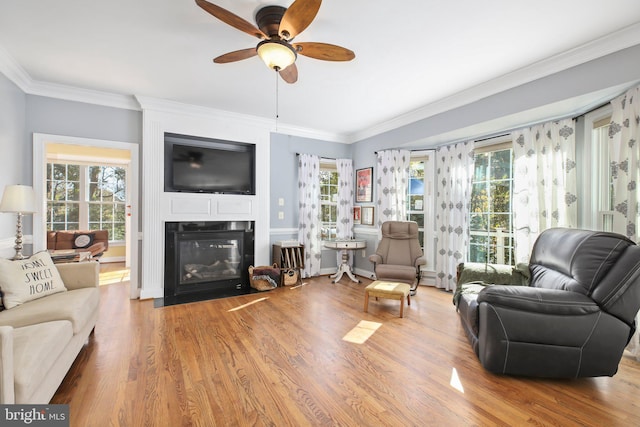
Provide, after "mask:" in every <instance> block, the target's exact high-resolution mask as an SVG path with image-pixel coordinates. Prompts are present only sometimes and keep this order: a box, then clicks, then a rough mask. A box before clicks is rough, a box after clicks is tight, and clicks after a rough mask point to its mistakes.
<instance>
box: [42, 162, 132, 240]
mask: <svg viewBox="0 0 640 427" xmlns="http://www.w3.org/2000/svg"><path fill="white" fill-rule="evenodd" d="M46 221H47V229H48V230H108V231H109V240H111V241H118V240H125V234H126V226H125V222H126V169H124V168H122V167H118V166H106V165H94V166H86V165H74V164H61V163H47V213H46Z"/></svg>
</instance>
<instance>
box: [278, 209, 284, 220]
mask: <svg viewBox="0 0 640 427" xmlns="http://www.w3.org/2000/svg"><path fill="white" fill-rule="evenodd" d="M278 219H284V212H282V211H280V212H278Z"/></svg>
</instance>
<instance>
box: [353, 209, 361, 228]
mask: <svg viewBox="0 0 640 427" xmlns="http://www.w3.org/2000/svg"><path fill="white" fill-rule="evenodd" d="M353 223H354V224H361V223H362V212H361V211H360V206H354V207H353Z"/></svg>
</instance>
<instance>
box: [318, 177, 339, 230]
mask: <svg viewBox="0 0 640 427" xmlns="http://www.w3.org/2000/svg"><path fill="white" fill-rule="evenodd" d="M337 201H338V171H337V169H336V167H335V165H332V167H331V166H329V165H321V166H320V235H321V238H322V240H330V239H335V238H336V223H337V221H338V203H337Z"/></svg>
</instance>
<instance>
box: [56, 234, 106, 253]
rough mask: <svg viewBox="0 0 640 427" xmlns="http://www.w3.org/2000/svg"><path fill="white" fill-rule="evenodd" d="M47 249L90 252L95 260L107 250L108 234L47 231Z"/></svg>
mask: <svg viewBox="0 0 640 427" xmlns="http://www.w3.org/2000/svg"><path fill="white" fill-rule="evenodd" d="M47 249H49V250H60V249H65V250H75V251H76V252H91V257H92V258H94V259H96V258H99V257H101V256H102V254H104V253H105V252H106V251H107V250H108V249H109V232H108V231H107V230H91V231H82V230H59V231H47Z"/></svg>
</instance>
